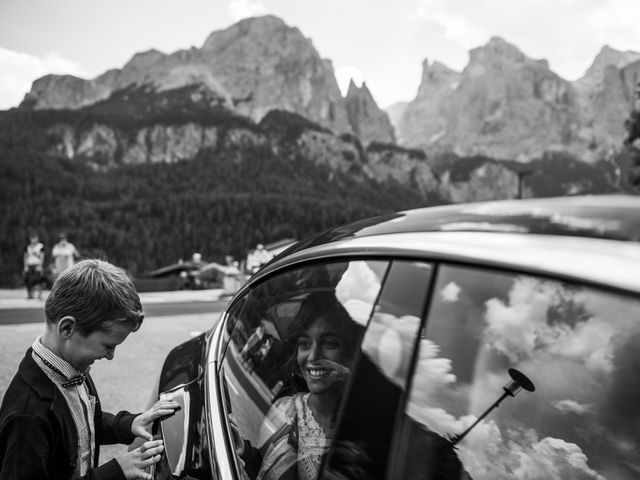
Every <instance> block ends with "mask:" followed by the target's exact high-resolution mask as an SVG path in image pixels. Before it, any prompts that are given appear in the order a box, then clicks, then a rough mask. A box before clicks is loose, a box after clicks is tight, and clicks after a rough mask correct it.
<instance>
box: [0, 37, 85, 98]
mask: <svg viewBox="0 0 640 480" xmlns="http://www.w3.org/2000/svg"><path fill="white" fill-rule="evenodd" d="M49 73H58V74H69V75H76V76H86V72H84V71H83V69H82V68H81V67H80V66H79V65H78V64H77V63H75V62H73V61H71V60H68V59H66V58H64V57H63V56H61V55H60V54H58V53H55V52H50V53H48V54H46V55H45V56H44V57H42V58H40V57H36V56H34V55H29V54H27V53H22V52H15V51H13V50H8V49H6V48H2V47H0V110H6V109H8V108H11V107H16V106H18V104H19V103H20V102H21V101H22V99H23V98H24V96H25V94H26V93H27V92H28V91H29V90H30V88H31V84H32V83H33V81H34V80H36V79H37V78H39V77H42V76H43V75H46V74H49Z"/></svg>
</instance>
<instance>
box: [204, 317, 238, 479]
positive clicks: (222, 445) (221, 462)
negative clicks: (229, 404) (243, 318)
mask: <svg viewBox="0 0 640 480" xmlns="http://www.w3.org/2000/svg"><path fill="white" fill-rule="evenodd" d="M226 319H227V314H226V312H225V313H224V314H223V315H222V317H221V318H220V320H219V321H218V324H217V325H216V326H215V327H214V329H213V334H212V336H211V348H210V349H209V355H208V359H207V374H206V375H205V377H204V389H205V392H204V393H205V398H206V402H207V405H208V407H209V408H207V409H206V412H207V414H208V415H209V418H207V424H208V425H209V428H208V429H207V432H208V436H209V445H210V448H209V460H210V465H211V468H212V469H217V471H218V473H219V474H220V478H223V479H225V480H226V479H230V478H235V470H234V468H233V466H232V462H231V460H230V454H229V452H228V451H227V448H226V444H227V443H226V440H225V435H224V430H225V429H226V427H224V426H223V424H222V421H221V418H223V417H224V411H223V409H222V400H223V399H222V397H221V393H220V391H219V389H218V382H217V370H218V368H217V367H218V359H219V357H220V354H221V352H220V348H221V345H220V343H221V338H222V332H223V326H224V323H225V322H226ZM221 450H223V451H224V455H220V454H219V453H218V454H216V452H220V451H221Z"/></svg>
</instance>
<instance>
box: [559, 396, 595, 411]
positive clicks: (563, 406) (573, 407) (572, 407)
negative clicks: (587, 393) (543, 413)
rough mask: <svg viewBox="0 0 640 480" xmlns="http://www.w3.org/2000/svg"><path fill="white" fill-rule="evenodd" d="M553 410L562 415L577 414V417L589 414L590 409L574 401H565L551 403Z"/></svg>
mask: <svg viewBox="0 0 640 480" xmlns="http://www.w3.org/2000/svg"><path fill="white" fill-rule="evenodd" d="M552 405H553V406H554V408H556V409H558V410H559V411H560V412H562V413H577V414H578V415H584V414H585V413H591V412H592V410H593V409H592V407H591V406H589V405H583V404H581V403H578V402H576V401H575V400H571V399H565V400H560V401H558V402H553V403H552Z"/></svg>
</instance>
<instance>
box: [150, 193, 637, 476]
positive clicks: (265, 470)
mask: <svg viewBox="0 0 640 480" xmlns="http://www.w3.org/2000/svg"><path fill="white" fill-rule="evenodd" d="M638 218H640V199H636V198H627V197H601V198H599V197H585V198H576V197H574V198H565V199H544V200H528V201H507V202H491V203H484V204H470V205H456V206H448V207H438V208H432V209H424V210H418V211H409V212H400V213H397V214H393V215H388V216H385V217H380V218H378V219H370V220H364V221H362V222H358V223H356V224H353V225H350V226H344V227H340V228H339V229H335V230H333V231H330V232H323V233H321V234H318V235H316V236H314V237H312V238H310V239H306V240H303V241H301V242H299V243H298V244H296V245H294V246H293V247H291V248H289V249H288V250H287V251H286V252H284V254H282V255H281V256H279V257H278V258H276V259H275V260H273V261H272V262H271V263H269V264H268V265H267V266H265V267H264V268H263V269H262V270H261V271H260V272H258V273H257V274H256V275H255V276H254V277H252V278H251V279H250V281H249V282H248V283H247V285H245V286H244V287H243V288H242V289H241V291H239V292H238V293H237V294H236V295H235V296H234V297H233V299H232V300H231V301H230V302H229V304H228V306H227V308H226V310H225V312H224V313H223V315H222V317H221V319H220V321H219V323H218V324H217V325H216V326H214V327H213V328H212V329H211V331H209V332H207V333H205V334H203V335H201V336H200V337H197V338H196V339H192V340H191V341H190V342H188V343H186V344H184V345H182V346H179V347H177V348H176V349H175V350H174V351H173V352H171V354H170V355H169V356H168V358H167V360H166V361H165V365H164V367H163V372H162V374H161V377H160V380H159V387H158V391H157V392H156V393H157V394H161V393H162V392H167V393H165V395H171V396H174V397H179V398H180V399H181V400H182V401H183V403H184V408H183V409H182V410H181V411H180V412H178V413H177V414H176V415H175V416H174V418H172V419H169V420H165V421H164V422H162V425H160V426H159V427H158V428H159V429H160V430H161V433H162V434H163V436H164V438H165V442H166V443H167V445H166V448H167V454H166V468H165V469H164V470H163V469H162V468H161V467H158V468H157V469H156V471H155V472H154V475H155V477H156V478H171V477H170V475H171V474H173V475H174V476H175V477H178V478H225V479H226V478H242V479H247V478H248V479H251V480H254V479H263V478H265V479H267V478H300V479H302V478H305V479H315V478H331V479H336V478H339V479H360V478H363V479H364V478H379V479H405V478H406V479H416V478H417V479H474V480H479V479H486V480H488V479H521V478H536V479H538V478H539V479H555V478H557V479H566V478H598V479H605V478H609V479H635V478H638V475H639V472H640V454H639V453H638V452H639V451H640V429H639V428H638V421H640V386H639V385H638V382H637V381H636V379H637V371H638V368H639V367H640V301H639V296H638V293H639V292H640V277H639V276H638V275H637V273H636V269H637V268H638V267H640V244H638V243H636V242H637V240H638V239H639V238H640V222H639V221H638V220H637V219H638ZM317 297H322V298H326V299H335V301H336V302H337V304H338V305H339V310H340V311H344V312H345V313H344V315H342V314H337V313H335V314H332V315H331V317H332V318H331V319H330V320H331V321H330V322H325V323H314V322H311V323H309V324H307V325H306V327H305V328H304V329H302V330H300V329H298V330H296V325H298V324H299V323H300V318H301V316H303V313H304V311H305V310H304V309H305V308H306V307H304V305H307V304H310V302H311V300H309V299H313V298H317ZM332 301H333V300H331V301H329V300H324V302H325V303H331V302H332ZM313 310H318V311H319V310H321V309H320V307H318V306H316V307H313ZM320 316H321V315H320ZM325 316H327V315H326V314H325ZM318 325H321V326H322V328H321V327H318ZM347 325H353V326H354V330H353V332H355V333H354V335H347V334H342V333H341V334H340V335H336V332H337V331H346V330H343V329H344V328H346V326H347ZM296 331H298V333H295V334H294V333H293V332H296ZM300 332H302V333H300ZM336 337H339V340H335V338H336ZM351 337H353V339H354V343H353V345H352V346H350V347H349V355H348V356H344V357H341V356H340V355H337V356H334V355H335V352H337V351H338V350H339V349H340V348H341V345H345V343H343V342H345V341H346V339H347V338H351ZM316 348H317V350H314V349H316ZM308 358H311V360H304V359H308ZM339 358H343V360H339V361H336V359H339ZM294 359H295V361H294ZM347 359H348V360H347ZM305 362H306V363H305ZM331 362H336V363H335V364H333V363H331ZM301 365H302V366H301ZM338 371H339V372H340V375H341V377H340V378H341V379H342V380H341V381H340V382H338V383H331V382H330V381H329V379H331V378H334V377H335V376H336V375H337V372H338ZM521 388H522V389H524V391H523V392H521V393H518V391H519V390H520V389H521ZM314 392H316V393H314ZM326 392H330V395H331V398H332V399H333V400H335V401H332V402H328V403H326V402H319V401H318V398H319V397H318V395H324V394H325V393H326ZM498 405H499V408H497V407H498ZM169 430H171V432H169ZM301 442H302V443H303V444H304V448H302V447H301ZM309 445H310V446H309ZM278 462H280V463H278ZM274 465H277V467H274ZM278 465H279V466H278Z"/></svg>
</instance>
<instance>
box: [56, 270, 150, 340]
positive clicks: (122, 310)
mask: <svg viewBox="0 0 640 480" xmlns="http://www.w3.org/2000/svg"><path fill="white" fill-rule="evenodd" d="M44 311H45V316H46V319H47V322H48V323H52V324H54V323H57V322H58V321H59V320H60V319H61V318H63V317H65V316H67V315H70V316H72V317H74V318H75V319H76V322H77V328H78V333H80V334H81V335H83V336H87V335H89V334H91V333H92V332H95V331H99V330H108V329H109V327H110V326H111V325H113V324H114V323H115V322H123V323H127V324H129V325H130V326H131V331H132V332H134V331H136V330H138V329H139V328H140V325H141V324H142V320H143V318H144V314H143V312H142V304H141V303H140V296H139V295H138V292H137V291H136V288H135V287H134V285H133V282H132V281H131V279H130V278H129V277H128V276H127V274H126V273H125V272H124V270H122V269H120V268H118V267H116V266H114V265H112V264H111V263H109V262H105V261H103V260H97V259H90V260H83V261H81V262H78V263H76V264H75V265H72V266H71V267H69V268H68V269H66V270H65V271H64V272H62V273H61V274H60V275H59V276H58V278H57V279H56V280H55V282H54V284H53V287H52V288H51V293H50V294H49V296H48V297H47V301H46V302H45V305H44Z"/></svg>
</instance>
